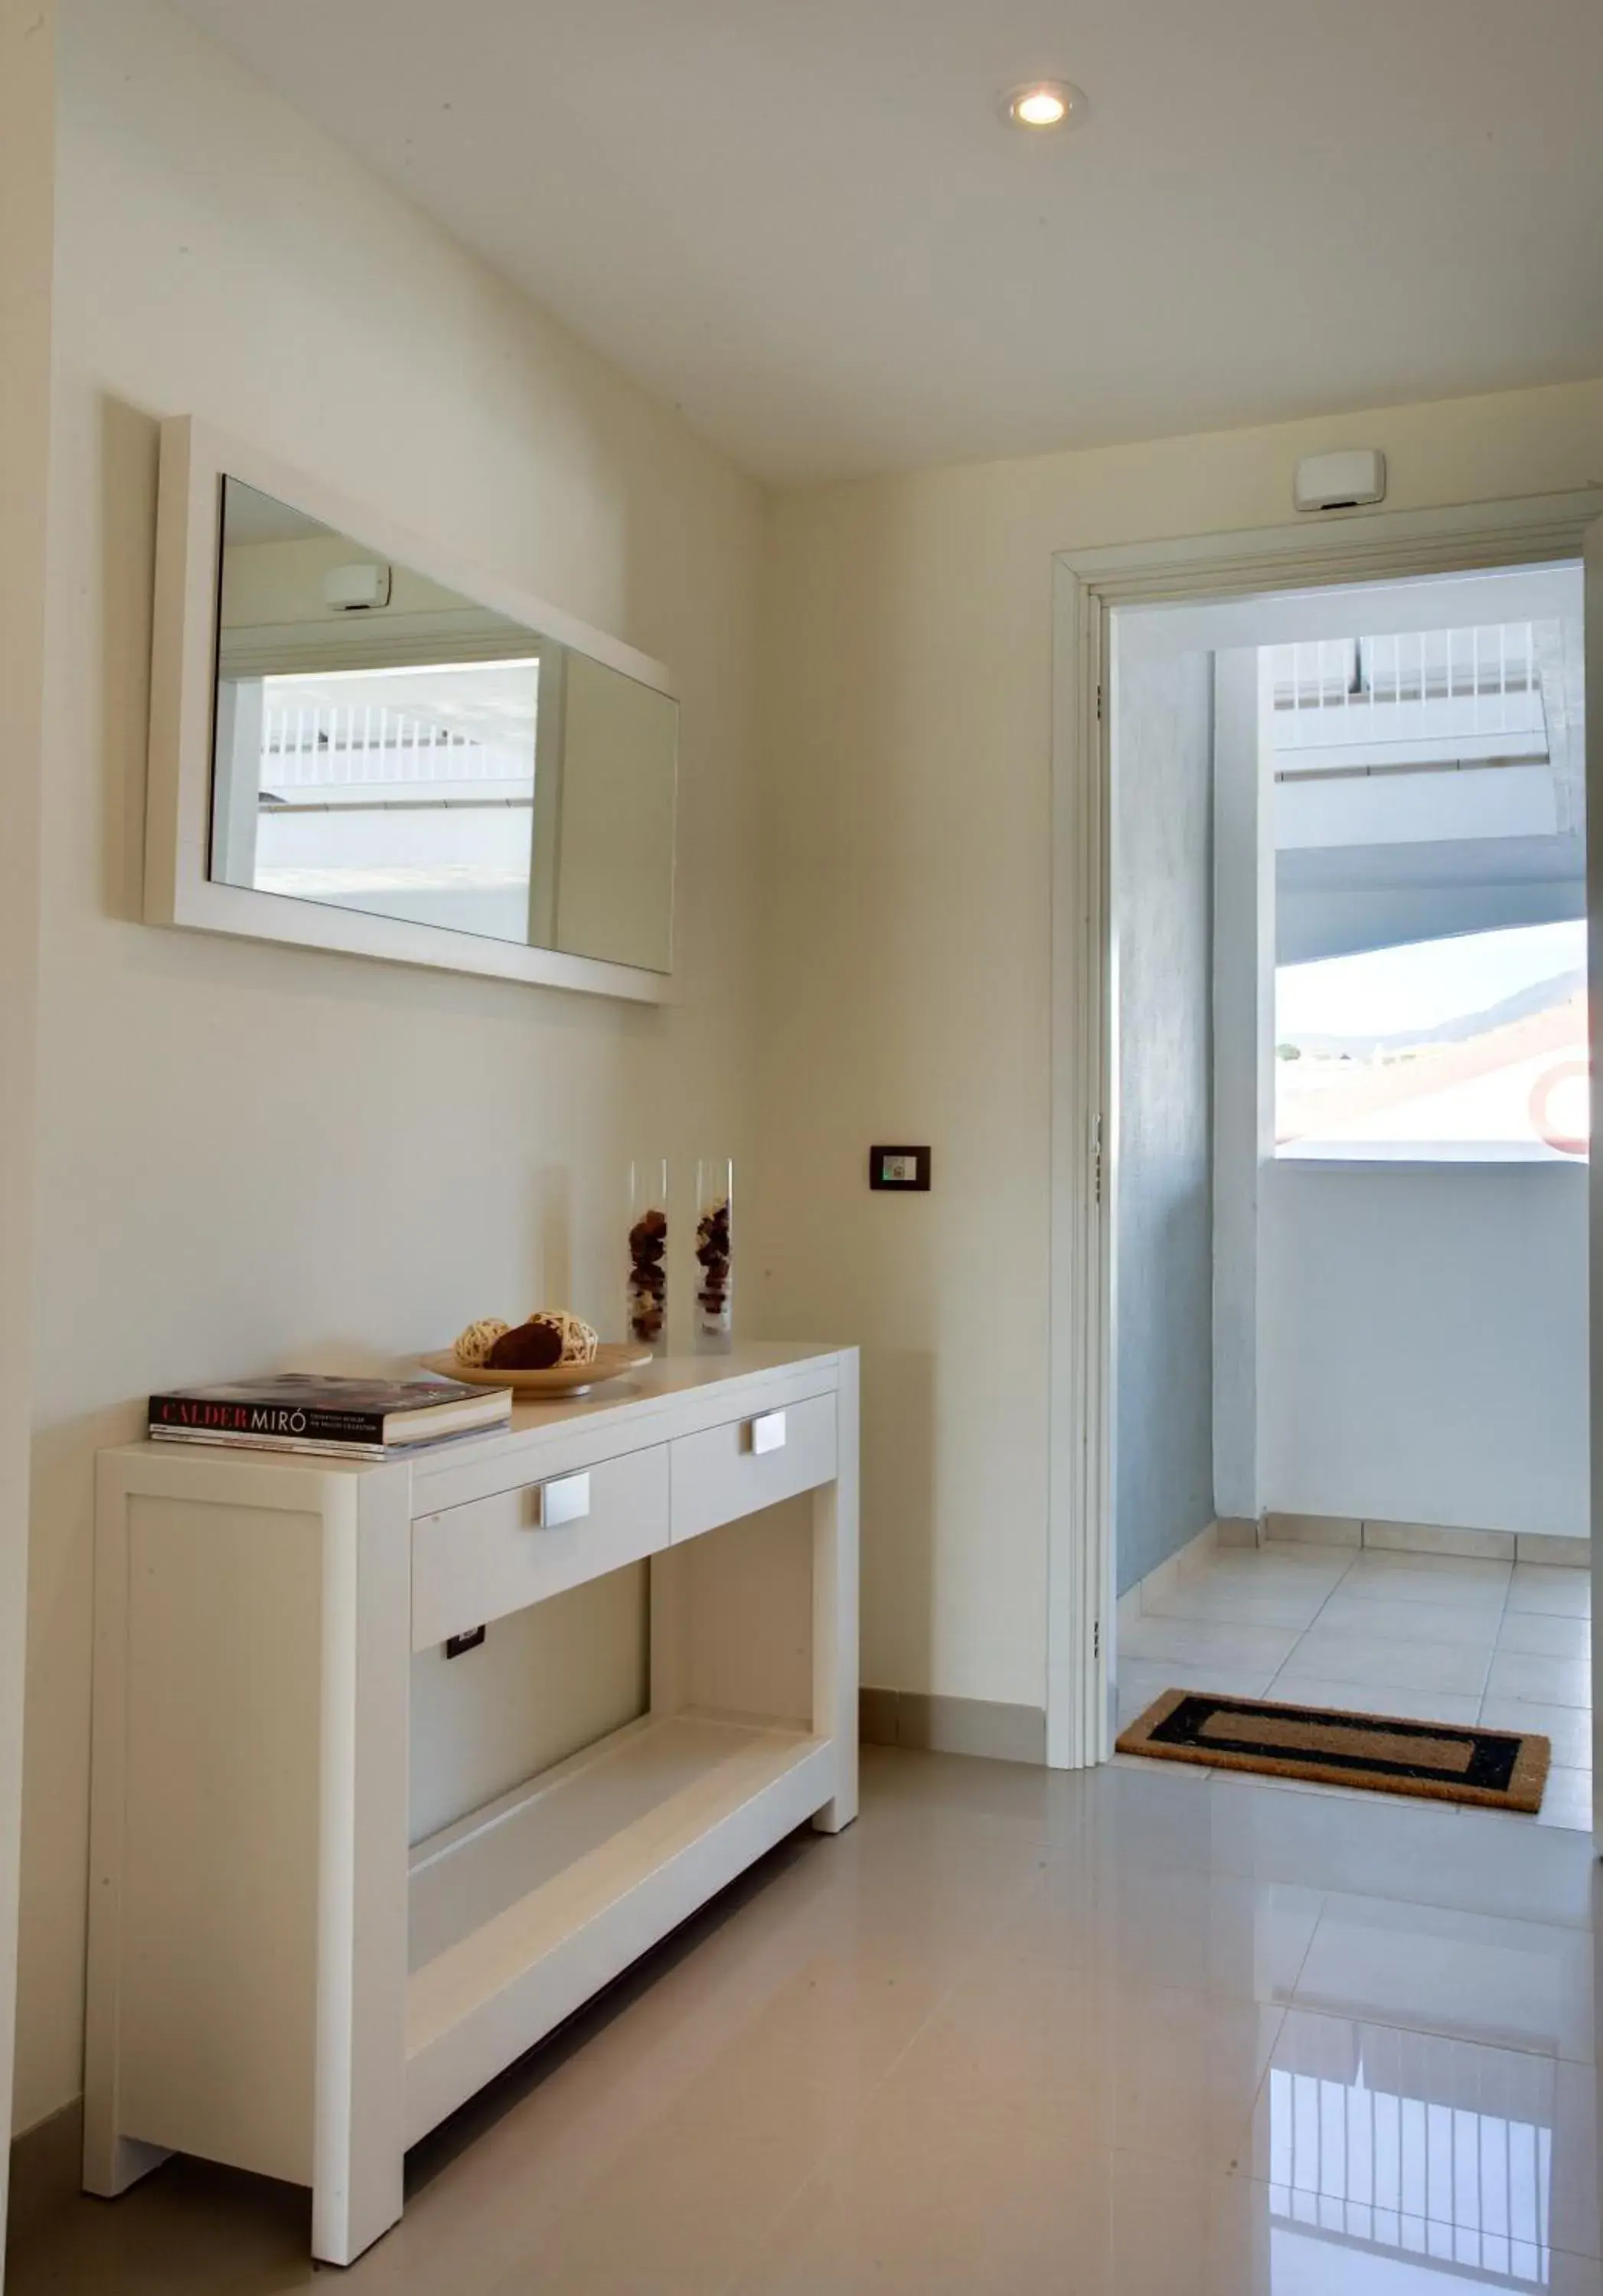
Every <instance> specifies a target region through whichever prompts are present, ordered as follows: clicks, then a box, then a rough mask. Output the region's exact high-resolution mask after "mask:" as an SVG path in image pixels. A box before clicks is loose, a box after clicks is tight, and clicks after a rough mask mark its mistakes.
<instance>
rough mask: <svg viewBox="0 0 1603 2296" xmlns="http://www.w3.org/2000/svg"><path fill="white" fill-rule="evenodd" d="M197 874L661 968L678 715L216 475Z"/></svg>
mask: <svg viewBox="0 0 1603 2296" xmlns="http://www.w3.org/2000/svg"><path fill="white" fill-rule="evenodd" d="M214 724H215V750H214V771H213V783H212V787H213V801H212V835H211V863H210V870H211V875H212V877H213V878H214V879H215V880H217V881H219V882H221V883H225V884H230V885H239V886H244V887H247V888H250V889H251V890H255V891H258V892H263V893H273V894H278V895H282V896H283V897H284V898H288V899H292V900H301V901H315V902H321V903H325V904H327V905H331V906H334V907H337V908H343V909H362V910H366V911H369V912H371V913H372V914H375V915H379V916H384V917H391V918H395V919H398V920H400V921H402V922H407V923H413V924H428V925H439V926H444V927H446V928H447V929H448V930H450V931H456V932H466V933H478V934H482V935H485V936H488V937H489V938H490V939H496V940H508V941H519V942H523V943H526V944H529V945H531V946H533V947H541V948H552V949H560V950H562V951H563V952H564V953H566V954H567V955H575V956H588V957H597V958H601V959H603V960H604V961H607V962H609V963H612V964H629V965H637V966H639V967H642V968H644V969H645V970H647V971H650V972H667V971H668V969H669V965H670V958H671V908H672V887H673V816H674V781H675V771H676V764H677V753H678V704H677V703H676V702H674V701H672V700H670V697H669V696H668V695H666V694H664V693H659V692H658V691H657V690H656V689H655V688H654V686H650V685H645V684H644V683H643V682H641V681H640V680H638V679H636V678H632V677H629V676H625V675H624V673H623V672H622V671H621V670H617V669H614V668H612V667H611V666H610V665H608V664H606V663H603V662H599V661H596V660H592V659H591V658H590V657H589V656H588V655H585V654H582V653H579V652H576V651H574V650H573V649H572V648H571V647H568V646H563V645H560V644H557V643H556V642H555V640H553V639H551V638H548V637H546V636H543V635H541V634H540V633H539V632H538V631H535V630H531V629H526V628H524V627H522V626H521V625H519V624H518V623H516V622H514V621H511V620H509V619H507V617H506V616H505V615H503V614H499V613H496V612H494V611H491V610H490V609H489V608H488V607H484V606H480V605H477V604H475V603H474V602H473V600H472V599H469V598H465V597H464V596H462V595H461V594H458V593H457V592H455V591H452V590H447V589H443V588H441V587H440V585H438V584H437V583H434V582H432V581H430V580H429V579H428V578H426V577H425V576H423V575H421V574H419V573H416V572H415V571H413V570H410V569H409V568H407V567H404V566H400V565H396V564H392V563H390V562H388V561H386V560H384V559H382V557H380V556H379V555H378V554H377V553H374V552H373V551H371V550H369V549H367V548H366V547H365V546H364V545H362V544H361V543H359V542H357V541H355V540H354V539H353V538H352V537H349V535H343V534H339V533H336V532H334V531H333V529H331V528H329V527H326V526H324V525H322V524H320V523H319V522H318V521H316V519H312V518H308V517H307V516H306V515H305V514H304V513H303V512H300V511H297V510H295V509H293V508H292V506H291V505H290V504H287V503H281V502H276V501H275V500H274V499H273V498H272V497H270V496H267V495H264V494H260V493H258V492H257V491H256V489H255V488H251V487H247V486H244V485H242V484H241V483H240V481H239V480H235V479H228V480H226V481H225V486H224V503H223V547H222V578H221V581H220V585H219V598H218V647H217V693H216V712H215V720H214Z"/></svg>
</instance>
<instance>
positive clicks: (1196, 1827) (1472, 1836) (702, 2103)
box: [7, 1612, 1603, 2296]
mask: <svg viewBox="0 0 1603 2296" xmlns="http://www.w3.org/2000/svg"><path fill="white" fill-rule="evenodd" d="M1536 1615H1537V1616H1542V1615H1553V1614H1551V1613H1547V1614H1543V1613H1541V1612H1538V1613H1536ZM864 1785H865V1792H864V1801H863V1814H862V1816H861V1818H860V1819H859V1822H858V1823H857V1825H854V1826H852V1827H851V1829H850V1830H849V1831H848V1832H847V1833H843V1835H841V1836H840V1838H839V1839H838V1840H834V1841H826V1840H823V1839H821V1838H819V1837H818V1836H811V1835H806V1834H803V1835H800V1836H797V1837H795V1838H794V1839H793V1841H791V1842H790V1843H788V1844H786V1845H785V1847H784V1848H782V1849H780V1850H779V1851H777V1852H776V1854H775V1855H774V1857H771V1858H769V1859H768V1860H766V1861H765V1862H764V1864H763V1866H761V1867H760V1868H759V1869H758V1870H757V1871H756V1872H755V1873H754V1874H752V1876H750V1877H749V1878H748V1879H747V1880H746V1881H745V1882H743V1883H742V1884H741V1885H739V1887H738V1888H737V1890H736V1891H734V1892H732V1893H731V1895H730V1896H729V1897H728V1898H725V1899H724V1900H723V1901H722V1902H720V1903H719V1904H718V1905H716V1906H714V1907H711V1909H710V1910H709V1911H708V1912H707V1913H706V1914H705V1915H703V1916H700V1917H698V1919H697V1920H696V1922H695V1923H693V1924H691V1926H690V1927H689V1928H688V1929H686V1931H682V1932H681V1933H680V1935H679V1937H678V1939H675V1940H674V1941H673V1942H672V1944H671V1946H670V1948H668V1949H666V1950H665V1951H664V1952H663V1953H662V1954H659V1955H658V1956H655V1957H654V1959H652V1960H651V1961H650V1962H648V1963H647V1964H645V1966H644V1967H643V1968H642V1969H641V1970H640V1971H639V1972H637V1975H636V1976H635V1977H634V1978H633V1979H632V1980H630V1982H629V1985H628V1986H627V1987H626V1988H625V1989H621V1991H620V1992H618V1993H616V1994H614V1995H613V1996H612V1998H611V1999H610V2000H609V2001H607V2002H605V2003H604V2004H602V2005H600V2006H598V2007H597V2008H596V2009H593V2010H592V2011H590V2012H588V2013H586V2015H585V2016H584V2017H582V2018H581V2019H580V2020H579V2021H577V2022H576V2023H575V2024H574V2025H573V2026H572V2027H571V2028H570V2029H569V2030H568V2031H567V2033H566V2034H564V2035H563V2036H562V2037H561V2038H559V2039H558V2040H557V2041H556V2042H555V2044H554V2045H552V2046H550V2047H548V2048H547V2050H545V2051H544V2052H543V2053H541V2054H539V2055H538V2056H537V2057H536V2058H535V2059H533V2060H531V2061H530V2062H529V2063H527V2064H526V2065H525V2066H523V2067H522V2068H520V2069H518V2070H517V2071H515V2072H514V2074H513V2075H512V2076H510V2077H509V2078H508V2079H507V2080H506V2082H505V2083H504V2084H502V2086H501V2087H500V2088H499V2089H498V2090H497V2091H496V2092H494V2093H493V2094H492V2095H489V2097H487V2098H486V2099H485V2100H484V2101H483V2103H481V2105H480V2106H479V2107H477V2108H476V2109H475V2110H474V2111H473V2113H472V2114H471V2115H470V2117H469V2119H468V2120H467V2121H466V2123H465V2124H464V2126H461V2127H459V2128H456V2130H454V2131H451V2130H448V2131H447V2132H444V2133H443V2134H442V2135H441V2136H440V2138H438V2139H437V2140H432V2142H431V2143H430V2144H429V2145H427V2146H426V2147H421V2148H420V2149H419V2151H418V2153H416V2154H415V2156H414V2158H413V2161H412V2164H411V2175H410V2179H409V2182H410V2194H409V2198H408V2201H407V2213H406V2216H405V2218H404V2219H403V2221H402V2222H401V2224H400V2225H399V2226H397V2228H396V2229H395V2231H393V2232H392V2233H390V2235H388V2236H387V2237H386V2238H385V2239H383V2240H382V2241H381V2242H380V2243H378V2245H377V2246H376V2247H375V2248H374V2249H372V2250H370V2251H369V2252H368V2254H367V2255H366V2256H365V2257H364V2258H362V2259H360V2260H359V2261H358V2263H357V2264H356V2265H354V2266H353V2267H351V2269H350V2270H349V2273H346V2274H343V2275H341V2274H333V2273H329V2274H317V2273H315V2272H314V2270H313V2268H312V2267H311V2266H310V2265H308V2262H307V2260H306V2254H305V2241H306V2232H307V2209H306V2204H305V2201H304V2198H303V2196H302V2195H300V2194H298V2193H296V2192H294V2191H293V2190H292V2188H291V2187H290V2186H288V2185H273V2184H268V2183H267V2182H266V2181H265V2180H263V2179H260V2178H257V2177H246V2176H243V2175H239V2174H236V2173H234V2172H232V2171H229V2170H226V2169H208V2168H205V2167H203V2166H202V2165H201V2164H200V2163H198V2162H194V2161H169V2163H168V2164H167V2165H166V2166H165V2167H164V2168H162V2169H159V2170H158V2171H157V2172H156V2174H155V2175H154V2176H152V2177H150V2178H149V2179H148V2180H147V2182H145V2183H144V2184H143V2185H137V2186H136V2188H135V2189H134V2190H133V2191H132V2192H130V2193H128V2194H127V2195H126V2196H125V2197H124V2198H123V2199H122V2200H120V2201H117V2202H95V2201H69V2202H64V2203H62V2205H61V2207H60V2209H59V2210H58V2212H57V2213H56V2215H55V2216H54V2218H53V2220H52V2221H50V2222H48V2223H46V2224H45V2225H44V2226H41V2227H40V2228H39V2229H38V2230H37V2232H36V2233H35V2234H34V2235H32V2236H31V2237H29V2238H26V2239H24V2240H22V2241H20V2242H19V2243H17V2245H16V2248H15V2250H14V2252H13V2256H12V2276H11V2278H10V2279H9V2280H8V2282H7V2296H281V2292H285V2291H289V2290H292V2289H295V2290H300V2289H306V2288H308V2287H310V2286H312V2285H313V2284H317V2285H320V2286H322V2287H323V2288H325V2290H333V2288H335V2287H336V2286H337V2287H339V2288H340V2289H341V2290H342V2291H346V2292H349V2296H1470V2292H1472V2291H1475V2292H1479V2296H1488V2292H1511V2291H1526V2292H1535V2291H1544V2292H1548V2296H1603V2270H1600V2267H1599V2225H1598V2178H1597V2126H1598V2088H1597V2079H1596V2072H1595V2068H1594V2062H1593V2056H1594V2049H1593V2036H1594V2021H1593V1997H1594V1977H1593V1947H1594V1927H1595V1923H1596V1919H1597V1916H1596V1914H1595V1911H1594V1903H1595V1901H1594V1874H1595V1871H1596V1868H1595V1866H1594V1864H1593V1860H1592V1857H1591V1845H1590V1843H1588V1842H1586V1841H1582V1838H1581V1837H1580V1836H1579V1835H1577V1834H1574V1833H1563V1832H1554V1831H1551V1830H1549V1831H1545V1832H1544V1831H1541V1830H1540V1829H1538V1828H1537V1827H1535V1826H1530V1825H1527V1826H1525V1828H1524V1829H1523V1830H1522V1832H1521V1833H1520V1835H1519V1837H1518V1840H1519V1854H1518V1855H1517V1856H1512V1855H1510V1838H1511V1836H1510V1829H1511V1827H1513V1826H1514V1825H1515V1824H1516V1823H1517V1821H1516V1820H1514V1819H1512V1818H1507V1817H1502V1816H1495V1815H1489V1814H1486V1813H1484V1812H1481V1811H1478V1810H1448V1809H1445V1808H1442V1807H1440V1806H1439V1805H1435V1804H1430V1803H1422V1802H1404V1801H1397V1800H1393V1801H1391V1802H1388V1803H1385V1805H1384V1806H1383V1805H1382V1804H1380V1803H1377V1802H1374V1801H1356V1800H1329V1801H1323V1802H1321V1801H1318V1800H1315V1799H1314V1797H1313V1796H1312V1795H1311V1794H1307V1793H1288V1792H1278V1791H1274V1790H1270V1789H1267V1788H1265V1787H1264V1786H1263V1785H1262V1784H1260V1783H1258V1782H1256V1781H1254V1780H1250V1779H1242V1778H1229V1779H1227V1778H1224V1777H1221V1776H1220V1775H1213V1776H1199V1775H1197V1774H1194V1773H1187V1772H1184V1771H1181V1770H1180V1769H1178V1768H1177V1767H1174V1766H1168V1767H1165V1766H1163V1765H1160V1764H1157V1763H1147V1764H1143V1765H1141V1766H1140V1767H1139V1768H1137V1767H1124V1766H1122V1765H1119V1766H1115V1765H1110V1766H1108V1767H1106V1768H1103V1769H1100V1770H1095V1771H1089V1772H1080V1773H1073V1772H1070V1773H1064V1772H1057V1773H1054V1772H1051V1771H1048V1770H1042V1769H1030V1768H1023V1767H1015V1766H1014V1765H1012V1764H1008V1763H1002V1762H984V1761H973V1760H958V1759H953V1758H952V1757H949V1756H942V1755H938V1754H920V1753H912V1752H908V1751H893V1750H889V1749H885V1750H881V1749H878V1748H871V1749H868V1750H867V1753H866V1757H865V1762H864ZM241 2072H242V2078H248V2074H249V2069H248V2068H243V2067H242V2069H241ZM18 2198H19V2201H21V2200H22V2199H23V2198H24V2196H22V2195H19V2196H18Z"/></svg>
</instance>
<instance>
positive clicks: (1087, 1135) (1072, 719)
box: [1047, 488, 1603, 1769]
mask: <svg viewBox="0 0 1603 2296" xmlns="http://www.w3.org/2000/svg"><path fill="white" fill-rule="evenodd" d="M1600 516H1603V488H1589V489H1587V490H1585V491H1583V492H1579V493H1574V494H1553V495H1538V496H1529V497H1524V498H1521V499H1518V500H1512V501H1507V502H1492V503H1474V504H1465V505H1462V506H1459V507H1456V508H1451V509H1442V510H1417V511H1378V512H1341V513H1336V514H1335V515H1332V516H1329V517H1327V518H1322V519H1319V520H1317V521H1308V520H1303V521H1300V522H1299V523H1297V524H1295V525H1287V526H1276V527H1264V528H1261V529H1257V530H1256V531H1253V532H1243V533H1236V534H1229V533H1226V534H1204V535H1193V536H1190V537H1186V538H1184V539H1182V540H1176V541H1169V542H1150V543H1140V544H1136V545H1130V546H1129V547H1114V548H1112V549H1099V550H1085V551H1078V550H1076V551H1067V552H1063V553H1059V554H1058V555H1057V556H1056V558H1055V559H1054V562H1053V652H1054V664H1053V734H1052V1049H1051V1058H1052V1146H1051V1165H1050V1169H1051V1192H1052V1201H1051V1246H1050V1250H1051V1275H1050V1308H1049V1316H1050V1339H1049V1347H1050V1361H1049V1368H1048V1408H1049V1412H1050V1421H1049V1426H1048V1527H1047V1759H1048V1763H1050V1764H1051V1766H1052V1767H1054V1768H1056V1769H1083V1768H1089V1767H1091V1766H1092V1765H1093V1764H1095V1763H1097V1762H1102V1761H1106V1759H1107V1758H1108V1755H1109V1753H1110V1752H1111V1751H1112V1746H1111V1739H1112V1732H1111V1729H1110V1717H1109V1713H1108V1658H1109V1652H1110V1645H1111V1642H1112V1628H1113V1618H1114V1525H1113V1513H1112V1507H1111V1504H1110V1478H1111V1469H1112V1464H1113V1436H1112V1428H1111V1424H1110V1406H1111V1396H1112V1371H1113V1323H1112V1311H1113V1292H1112V1277H1113V1255H1112V1248H1111V1247H1112V1235H1111V1228H1112V1223H1111V1220H1110V1218H1108V1213H1109V1210H1110V1208H1111V1201H1112V1196H1113V1182H1114V1172H1113V1169H1112V1157H1113V1154H1114V1149H1115V1142H1114V1135H1113V1129H1112V1125H1111V1119H1112V1116H1113V1112H1114V1057H1115V1054H1116V1049H1117V1046H1116V1036H1115V1030H1114V1006H1113V998H1114V986H1115V984H1114V972H1113V945H1112V935H1111V928H1112V918H1111V914H1110V907H1109V873H1108V832H1109V820H1110V794H1111V783H1110V771H1109V748H1108V736H1109V732H1110V724H1109V720H1110V717H1111V714H1112V713H1111V710H1110V709H1105V707H1104V687H1105V686H1106V684H1107V682H1108V668H1107V662H1108V652H1107V644H1108V615H1109V614H1110V612H1111V611H1113V610H1114V608H1115V607H1119V606H1130V605H1138V604H1145V605H1156V604H1165V603H1183V602H1185V601H1188V600H1189V601H1194V602H1201V601H1204V600H1214V599H1221V598H1229V597H1251V596H1254V595H1256V594H1258V593H1260V592H1262V591H1272V590H1307V589H1313V588H1315V587H1318V586H1324V585H1328V584H1334V583H1352V582H1377V581H1390V580H1396V579H1399V578H1403V577H1406V576H1409V575H1419V574H1452V573H1461V572H1466V571H1472V570H1476V569H1480V568H1491V567H1505V566H1517V565H1540V564H1541V563H1543V562H1546V561H1549V560H1555V559H1573V558H1579V557H1580V556H1581V554H1582V539H1583V537H1584V535H1585V532H1586V529H1587V528H1588V526H1589V525H1591V522H1592V521H1594V520H1596V519H1598V518H1599V517H1600ZM1589 619H1590V618H1589ZM1595 658H1596V655H1595V654H1594V659H1595ZM1600 814H1603V801H1600V802H1599V805H1598V806H1595V807H1594V806H1589V808H1588V820H1589V823H1590V822H1591V820H1592V818H1593V817H1594V816H1596V815H1600ZM1598 833H1599V840H1603V820H1599V832H1598ZM1591 907H1592V909H1593V911H1594V913H1598V912H1599V911H1603V873H1599V877H1598V878H1597V879H1595V880H1594V885H1593V890H1592V895H1591ZM1600 940H1603V931H1599V934H1596V935H1594V937H1593V946H1594V947H1597V946H1598V945H1599V941H1600ZM1600 955H1603V952H1600ZM1598 1021H1599V1025H1603V1014H1599V1015H1598ZM1594 1169H1597V1168H1596V1167H1595V1166H1594ZM1597 1416H1598V1423H1599V1430H1600V1431H1603V1415H1597ZM1598 1447H1599V1446H1598V1444H1597V1442H1596V1440H1595V1442H1594V1449H1595V1450H1597V1449H1598ZM1599 1488H1603V1469H1600V1470H1599Z"/></svg>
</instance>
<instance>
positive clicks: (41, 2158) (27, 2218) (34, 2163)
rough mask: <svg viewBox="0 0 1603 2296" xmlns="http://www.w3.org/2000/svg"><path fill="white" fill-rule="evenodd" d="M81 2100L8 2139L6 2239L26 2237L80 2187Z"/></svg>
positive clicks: (82, 2134) (82, 2105)
mask: <svg viewBox="0 0 1603 2296" xmlns="http://www.w3.org/2000/svg"><path fill="white" fill-rule="evenodd" d="M83 2167H84V2101H83V2099H82V2097H81V2096H79V2097H74V2098H73V2100H72V2103H70V2104H64V2105H62V2109H61V2111H60V2112H53V2113H50V2114H49V2115H47V2117H46V2118H45V2120H36V2121H35V2123H34V2125H33V2127H32V2128H25V2129H24V2130H23V2131H22V2133H21V2136H13V2137H12V2141H11V2204H10V2207H9V2209H8V2210H7V2221H6V2235H7V2238H8V2239H9V2240H12V2241H19V2240H26V2239H27V2238H28V2237H29V2235H30V2234H31V2233H33V2232H35V2231H37V2228H38V2226H40V2225H42V2224H44V2223H45V2221H46V2220H47V2218H51V2217H53V2216H54V2214H55V2213H56V2211H57V2210H58V2209H61V2208H62V2207H64V2206H65V2205H66V2203H67V2202H69V2201H72V2200H76V2199H77V2198H78V2194H80V2193H81V2192H82V2191H83V2188H84V2177H83Z"/></svg>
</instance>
